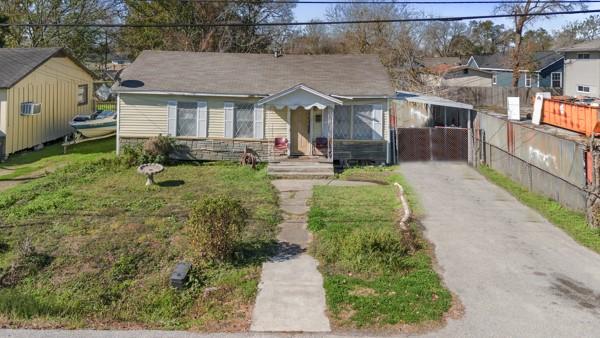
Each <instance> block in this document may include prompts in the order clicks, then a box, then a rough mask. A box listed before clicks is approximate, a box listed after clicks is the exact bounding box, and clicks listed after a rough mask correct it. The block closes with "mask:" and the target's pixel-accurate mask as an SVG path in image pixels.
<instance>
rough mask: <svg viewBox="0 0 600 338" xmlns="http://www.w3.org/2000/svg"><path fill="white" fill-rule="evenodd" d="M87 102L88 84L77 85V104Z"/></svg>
mask: <svg viewBox="0 0 600 338" xmlns="http://www.w3.org/2000/svg"><path fill="white" fill-rule="evenodd" d="M87 103H88V85H79V86H77V104H78V105H80V106H81V105H84V104H87Z"/></svg>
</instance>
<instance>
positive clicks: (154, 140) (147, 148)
mask: <svg viewBox="0 0 600 338" xmlns="http://www.w3.org/2000/svg"><path fill="white" fill-rule="evenodd" d="M174 150H175V140H174V139H173V138H171V137H168V136H162V135H159V136H157V137H151V138H149V139H148V140H146V142H144V144H136V145H133V146H132V145H124V146H123V148H122V149H121V156H120V161H121V163H122V164H125V165H127V166H137V165H140V164H144V163H161V164H166V163H167V162H168V161H169V154H170V153H171V152H173V151H174Z"/></svg>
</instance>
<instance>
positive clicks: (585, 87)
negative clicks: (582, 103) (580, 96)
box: [577, 85, 591, 93]
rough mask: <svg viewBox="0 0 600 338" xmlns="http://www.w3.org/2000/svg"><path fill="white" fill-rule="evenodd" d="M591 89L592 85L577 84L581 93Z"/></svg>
mask: <svg viewBox="0 0 600 338" xmlns="http://www.w3.org/2000/svg"><path fill="white" fill-rule="evenodd" d="M590 91H591V90H590V86H584V85H577V92H579V93H589V92H590Z"/></svg>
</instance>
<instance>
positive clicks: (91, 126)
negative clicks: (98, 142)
mask: <svg viewBox="0 0 600 338" xmlns="http://www.w3.org/2000/svg"><path fill="white" fill-rule="evenodd" d="M69 125H71V127H73V128H74V129H75V132H77V133H79V134H81V135H82V136H83V137H88V138H91V137H99V136H103V135H109V134H114V133H115V132H116V131H117V114H116V113H115V112H113V111H110V110H102V111H97V112H96V113H94V114H91V115H77V116H75V117H74V118H73V120H71V122H69Z"/></svg>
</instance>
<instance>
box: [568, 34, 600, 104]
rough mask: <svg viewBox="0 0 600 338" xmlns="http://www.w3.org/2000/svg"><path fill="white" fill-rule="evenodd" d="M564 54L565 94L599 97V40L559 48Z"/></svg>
mask: <svg viewBox="0 0 600 338" xmlns="http://www.w3.org/2000/svg"><path fill="white" fill-rule="evenodd" d="M559 51H560V52H562V53H564V55H565V77H564V82H565V92H564V94H565V95H569V96H581V95H583V96H594V97H600V40H593V41H587V42H582V43H579V44H576V45H574V46H571V47H565V48H561V49H559Z"/></svg>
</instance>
